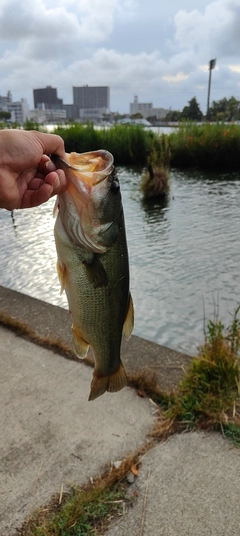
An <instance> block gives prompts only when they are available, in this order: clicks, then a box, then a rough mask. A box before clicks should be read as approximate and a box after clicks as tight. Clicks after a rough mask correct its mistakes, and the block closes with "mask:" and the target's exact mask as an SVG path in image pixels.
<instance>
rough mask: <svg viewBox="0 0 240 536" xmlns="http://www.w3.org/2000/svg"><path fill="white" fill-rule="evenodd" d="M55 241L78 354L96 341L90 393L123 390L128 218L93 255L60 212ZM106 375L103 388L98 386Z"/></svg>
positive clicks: (127, 294) (127, 275) (92, 345)
mask: <svg viewBox="0 0 240 536" xmlns="http://www.w3.org/2000/svg"><path fill="white" fill-rule="evenodd" d="M55 241H56V248H57V254H58V264H59V270H58V271H59V273H60V279H61V283H62V289H64V290H65V291H66V294H67V298H68V304H69V309H70V312H71V316H72V321H73V327H72V329H73V338H74V343H75V349H76V353H77V354H78V355H79V357H85V355H86V353H87V349H88V346H89V345H90V346H91V347H92V350H93V353H94V357H95V370H94V378H93V382H92V390H91V393H90V399H94V398H96V397H97V396H100V394H102V392H104V391H105V390H119V389H121V388H122V387H123V386H124V385H126V375H125V371H124V368H123V365H122V363H121V360H120V346H121V339H122V330H123V325H124V322H125V319H126V315H127V311H128V306H129V299H130V297H129V266H128V253H127V244H126V237H125V229H124V222H122V225H120V232H119V236H118V239H117V242H116V243H115V244H114V245H113V246H112V247H111V248H109V249H108V250H107V252H106V253H104V254H101V255H99V254H94V255H92V257H91V256H89V252H87V251H86V250H84V249H83V248H81V247H79V246H74V245H73V244H72V243H71V242H70V240H69V239H68V236H67V234H66V232H65V230H64V228H63V226H62V223H61V219H60V216H59V215H58V218H57V221H56V224H55ZM115 376H116V378H115V379H114V384H115V387H114V385H113V386H112V388H111V386H110V385H109V384H108V383H107V382H108V380H107V378H110V377H112V378H114V377H115ZM100 380H102V384H104V385H102V387H100V386H99V385H98V386H97V387H96V386H95V385H93V383H98V382H99V381H100ZM94 390H95V391H96V393H95V394H94ZM101 391H102V392H101ZM95 395H96V396H95Z"/></svg>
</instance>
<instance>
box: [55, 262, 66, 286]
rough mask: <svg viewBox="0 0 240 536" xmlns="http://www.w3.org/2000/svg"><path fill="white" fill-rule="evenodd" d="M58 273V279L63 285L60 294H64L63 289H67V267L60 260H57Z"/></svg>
mask: <svg viewBox="0 0 240 536" xmlns="http://www.w3.org/2000/svg"><path fill="white" fill-rule="evenodd" d="M57 273H58V279H59V281H60V285H61V292H60V294H62V293H63V291H64V290H65V287H66V279H67V268H66V266H65V264H60V262H59V261H57Z"/></svg>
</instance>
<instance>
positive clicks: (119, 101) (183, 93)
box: [0, 0, 240, 111]
mask: <svg viewBox="0 0 240 536" xmlns="http://www.w3.org/2000/svg"><path fill="white" fill-rule="evenodd" d="M178 6H179V3H178V2H177V1H175V0H174V1H173V0H172V2H169V3H168V4H166V5H164V7H163V6H162V4H161V3H160V2H159V0H151V2H149V3H146V0H91V1H90V0H34V2H33V1H32V0H0V73H1V74H0V76H1V78H0V87H1V92H2V94H6V91H7V90H8V89H10V90H11V91H12V92H13V97H14V99H16V100H17V99H19V98H20V97H27V99H28V100H29V102H30V103H31V106H32V90H33V89H34V88H37V87H45V86H46V85H52V86H53V87H57V88H58V95H59V97H61V98H63V99H64V102H66V103H67V102H68V103H69V102H72V86H74V85H79V86H80V85H84V84H89V85H109V86H110V88H111V108H112V110H116V109H119V111H124V110H125V111H127V110H128V109H129V102H130V101H131V100H132V98H133V95H134V94H137V95H139V99H141V101H142V102H144V100H145V101H146V102H153V104H154V106H160V107H162V106H163V107H164V106H165V107H169V106H172V107H173V108H177V109H181V108H182V107H183V106H184V105H185V104H186V101H187V100H189V99H190V98H192V97H193V96H194V95H195V96H196V97H197V98H198V99H199V100H200V101H202V105H203V106H204V107H205V101H206V94H205V93H206V91H207V84H208V62H209V60H210V59H212V58H217V67H216V69H215V70H214V74H213V76H212V95H213V97H214V99H215V100H217V99H218V98H222V97H224V96H228V95H229V93H231V94H233V95H234V94H235V96H236V97H237V98H238V97H239V81H240V77H239V73H240V71H239V53H240V32H239V27H240V2H239V0H213V1H211V0H196V2H195V3H194V9H193V8H192V0H182V2H181V9H179V7H178ZM4 92H5V93H4ZM230 96H231V95H230Z"/></svg>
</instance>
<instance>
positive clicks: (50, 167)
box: [45, 160, 56, 171]
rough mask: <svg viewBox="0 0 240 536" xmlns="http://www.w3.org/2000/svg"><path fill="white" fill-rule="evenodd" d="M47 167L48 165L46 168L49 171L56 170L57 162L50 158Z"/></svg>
mask: <svg viewBox="0 0 240 536" xmlns="http://www.w3.org/2000/svg"><path fill="white" fill-rule="evenodd" d="M45 167H46V169H47V170H48V171H55V170H56V166H55V164H54V163H53V162H52V161H51V160H49V161H48V162H46V164H45Z"/></svg>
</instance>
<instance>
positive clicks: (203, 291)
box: [0, 168, 240, 353]
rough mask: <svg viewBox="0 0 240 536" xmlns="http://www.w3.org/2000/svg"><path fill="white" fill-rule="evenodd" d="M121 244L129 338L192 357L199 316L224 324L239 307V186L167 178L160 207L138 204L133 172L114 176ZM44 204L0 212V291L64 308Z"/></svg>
mask: <svg viewBox="0 0 240 536" xmlns="http://www.w3.org/2000/svg"><path fill="white" fill-rule="evenodd" d="M119 176H120V181H121V189H122V196H123V203H124V212H125V221H126V230H127V237H128V247H129V257H130V267H131V268H130V270H131V290H132V294H133V299H134V304H135V329H134V333H135V334H138V335H140V336H142V337H145V338H146V339H150V340H153V341H156V342H158V343H160V344H164V345H166V346H169V347H172V348H177V349H181V350H184V351H186V352H189V353H190V352H191V353H196V348H197V345H199V344H201V343H202V342H203V329H204V317H206V318H207V319H208V318H210V317H211V318H212V316H213V313H214V309H216V307H219V313H220V316H221V319H222V320H223V322H224V323H225V324H226V325H228V323H229V322H230V320H231V315H232V314H233V312H234V309H235V308H236V307H237V305H238V304H239V303H240V270H239V267H240V247H239V236H240V212H239V206H240V180H239V179H238V178H237V177H234V176H228V177H224V176H219V178H218V179H216V178H214V179H213V178H212V177H211V176H208V177H201V176H200V175H199V174H198V175H196V174H184V173H178V172H172V174H171V179H170V181H171V189H170V195H169V198H168V199H167V200H165V201H164V202H162V203H161V204H159V203H146V202H143V200H142V199H141V194H140V190H139V183H140V178H141V177H140V175H139V173H136V172H132V171H129V170H126V169H124V168H121V169H119ZM53 204H54V201H53V200H50V201H49V202H48V203H46V204H44V205H42V206H41V207H38V208H35V209H31V210H23V211H15V212H14V220H12V218H11V215H10V213H9V212H7V211H4V210H1V211H0V225H1V240H0V243H1V257H0V284H1V285H4V286H6V287H10V288H13V289H15V290H19V291H22V292H24V293H26V294H29V295H32V296H34V297H36V298H39V299H42V300H45V301H48V302H50V303H53V304H55V305H60V306H62V307H65V308H67V300H66V298H65V296H60V286H59V282H58V278H57V273H56V251H55V244H54V238H53V226H54V219H53V217H52V208H53Z"/></svg>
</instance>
